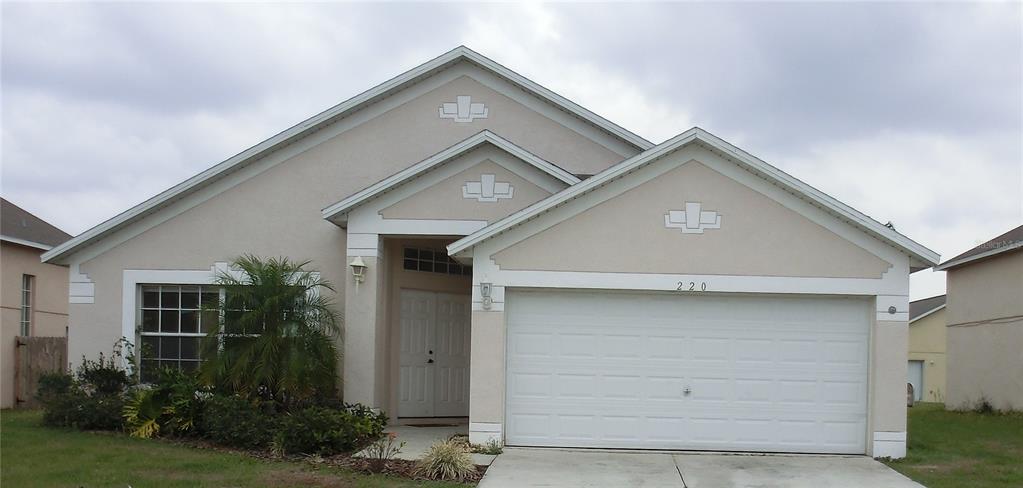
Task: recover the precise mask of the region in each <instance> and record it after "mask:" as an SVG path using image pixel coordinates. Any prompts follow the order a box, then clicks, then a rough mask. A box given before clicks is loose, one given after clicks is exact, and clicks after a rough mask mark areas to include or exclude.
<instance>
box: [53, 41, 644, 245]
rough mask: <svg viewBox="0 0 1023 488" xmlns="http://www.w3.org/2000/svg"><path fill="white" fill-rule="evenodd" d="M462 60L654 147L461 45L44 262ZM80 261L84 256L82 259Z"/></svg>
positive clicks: (169, 193) (177, 188)
mask: <svg viewBox="0 0 1023 488" xmlns="http://www.w3.org/2000/svg"><path fill="white" fill-rule="evenodd" d="M460 61H467V62H469V63H471V64H473V65H475V66H478V67H481V68H483V70H489V71H490V72H491V74H493V75H494V76H497V77H499V78H501V79H503V80H506V81H507V82H509V83H511V84H512V85H515V86H517V87H518V88H520V89H522V90H524V91H525V92H527V94H531V95H533V96H535V97H538V98H540V99H541V100H543V101H546V102H548V103H550V104H552V105H553V106H554V107H556V108H559V109H561V110H563V111H564V112H567V113H568V114H570V115H573V116H575V117H577V118H580V119H582V120H583V121H584V123H586V124H589V125H590V126H592V127H596V128H597V129H599V130H601V131H603V132H604V133H606V134H609V135H611V136H613V137H614V138H616V139H619V140H621V141H623V142H625V143H627V144H629V145H631V146H633V147H635V148H638V149H640V150H645V149H647V148H649V147H651V146H653V144H652V143H650V142H649V141H647V140H645V139H643V138H642V137H639V136H638V135H636V134H633V133H632V132H629V131H627V130H625V129H623V128H622V127H620V126H618V125H616V124H613V123H611V122H610V121H608V120H606V119H604V118H603V117H600V116H598V115H596V114H594V113H593V112H590V111H589V110H586V109H584V108H583V107H581V106H579V105H577V104H575V103H574V102H571V101H569V100H568V99H566V98H564V97H562V96H560V95H558V94H556V93H554V92H552V91H550V90H548V89H546V88H544V87H542V86H540V85H538V84H536V83H534V82H532V81H530V80H527V79H526V78H524V77H522V76H521V75H519V74H517V73H515V72H513V71H511V70H509V69H508V68H505V67H504V66H501V65H499V64H497V63H495V62H494V61H491V60H490V59H488V58H486V57H484V56H482V55H480V54H478V53H476V52H474V51H472V50H471V49H469V48H467V47H465V46H459V47H457V48H455V49H452V50H451V51H448V52H447V53H445V54H442V55H441V56H438V57H436V58H434V59H432V60H430V61H427V62H426V63H423V64H421V65H419V66H417V67H415V68H413V69H411V70H409V71H406V72H405V73H402V74H401V75H398V76H396V77H394V78H392V79H390V80H388V81H385V82H384V83H381V84H379V85H377V86H375V87H373V88H371V89H369V90H366V91H365V92H362V93H361V94H359V95H356V96H355V97H352V98H350V99H348V100H346V101H344V102H342V103H340V104H338V105H335V106H334V107H331V108H330V109H327V110H325V111H323V112H321V113H319V114H317V115H314V116H312V117H310V118H308V119H306V120H305V121H303V122H300V123H299V124H297V125H295V126H293V127H291V128H289V129H287V130H284V131H282V132H280V133H278V134H277V135H275V136H273V137H271V138H269V139H267V140H265V141H263V142H261V143H259V144H256V145H255V146H252V147H250V148H249V149H246V150H245V151H242V152H241V153H238V154H237V155H235V156H233V157H231V158H229V159H227V160H225V161H223V162H221V163H219V164H217V165H215V166H213V167H211V168H209V169H207V170H206V171H203V172H202V173H199V174H198V175H195V176H193V177H191V178H189V179H187V180H185V181H183V182H181V183H179V184H177V185H175V186H173V187H171V188H169V189H167V190H165V191H163V192H161V193H159V194H157V195H156V196H154V197H152V198H150V199H149V200H146V201H145V202H143V203H141V204H139V205H136V206H135V207H132V208H130V209H128V210H126V211H124V212H122V213H120V214H118V215H116V216H114V217H113V218H111V219H109V220H107V221H105V222H103V223H101V224H99V225H97V226H95V227H93V228H91V229H89V230H87V231H85V232H83V233H81V234H80V235H78V236H77V237H75V238H73V239H71V240H69V241H67V242H65V243H63V244H60V245H58V246H55V247H54V248H53V249H50V250H49V251H48V252H46V253H45V254H43V256H42V260H43V261H44V262H50V261H57V260H59V259H61V258H65V257H66V256H67V255H69V254H71V253H74V252H76V251H78V250H79V249H81V248H83V247H84V246H87V245H89V244H91V243H93V242H94V241H97V240H100V239H103V238H105V237H106V236H107V235H108V234H109V233H111V232H114V231H116V230H117V229H120V228H122V227H123V226H125V225H130V224H131V223H133V222H135V221H137V220H138V219H141V218H143V217H146V216H147V215H149V214H150V213H152V212H154V211H157V210H159V209H160V208H162V207H164V206H167V205H170V204H171V202H174V201H175V200H180V199H182V197H183V196H184V195H186V194H188V193H191V192H192V191H193V190H195V189H197V188H199V187H201V186H204V185H207V184H208V183H209V182H210V181H211V180H213V179H215V178H218V177H221V176H224V175H227V174H229V173H231V172H234V171H237V170H238V169H239V168H238V166H242V165H246V164H248V163H250V162H253V161H259V160H263V159H267V158H266V156H267V155H268V154H269V153H270V152H272V151H275V150H277V149H281V148H283V147H284V146H286V145H289V144H292V143H294V142H296V140H297V139H299V138H302V137H305V136H307V135H309V134H312V133H314V132H315V131H317V130H318V129H321V128H323V127H325V126H326V125H329V124H331V123H334V122H336V121H337V120H338V119H341V118H343V117H347V116H349V115H353V114H355V113H356V112H357V111H358V110H360V109H362V108H365V107H366V106H368V105H370V104H372V103H375V102H377V101H379V100H381V99H384V98H385V97H387V96H388V95H391V94H393V93H396V92H398V91H400V90H403V89H405V88H407V87H409V86H411V85H413V84H415V83H419V82H421V81H423V80H424V79H426V78H429V77H430V76H432V75H434V74H436V73H439V72H440V71H442V70H443V69H445V68H448V67H450V66H452V65H454V64H456V63H458V62H460ZM275 159H276V158H275ZM282 159H283V158H282ZM82 261H84V259H83V260H82ZM61 264H63V263H61Z"/></svg>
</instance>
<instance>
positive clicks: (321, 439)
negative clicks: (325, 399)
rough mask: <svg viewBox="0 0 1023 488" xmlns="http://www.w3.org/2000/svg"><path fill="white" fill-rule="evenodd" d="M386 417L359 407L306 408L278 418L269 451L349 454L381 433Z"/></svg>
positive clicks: (385, 423) (326, 454)
mask: <svg viewBox="0 0 1023 488" xmlns="http://www.w3.org/2000/svg"><path fill="white" fill-rule="evenodd" d="M386 425H387V416H386V415H385V414H383V413H376V412H373V410H371V409H370V408H368V407H366V406H363V405H347V406H344V407H342V408H340V409H336V408H327V407H308V408H304V409H302V410H299V411H297V412H294V413H292V414H289V415H286V416H284V418H282V419H281V423H280V426H279V428H278V430H277V434H276V435H275V436H274V443H273V449H274V451H275V452H277V453H279V454H318V455H325V456H329V455H333V454H338V453H342V452H348V451H353V450H355V449H356V448H359V447H362V446H363V445H365V444H366V443H367V442H370V441H372V440H374V439H376V438H378V437H380V435H381V434H382V433H383V430H384V427H385V426H386Z"/></svg>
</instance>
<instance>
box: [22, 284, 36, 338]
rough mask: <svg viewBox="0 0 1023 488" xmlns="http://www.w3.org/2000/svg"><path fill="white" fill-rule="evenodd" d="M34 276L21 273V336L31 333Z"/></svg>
mask: <svg viewBox="0 0 1023 488" xmlns="http://www.w3.org/2000/svg"><path fill="white" fill-rule="evenodd" d="M35 278H36V277H35V276H32V275H27V274H26V275H21V327H20V331H19V332H20V333H21V335H22V336H28V335H30V334H31V333H32V289H33V288H34V286H35V281H36V280H35Z"/></svg>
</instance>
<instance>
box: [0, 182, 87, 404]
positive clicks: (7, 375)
mask: <svg viewBox="0 0 1023 488" xmlns="http://www.w3.org/2000/svg"><path fill="white" fill-rule="evenodd" d="M70 238H71V236H70V235H68V234H66V233H65V232H64V231H62V230H60V229H58V228H56V227H54V226H52V225H50V224H48V223H47V222H45V221H44V220H42V219H40V218H39V217H36V216H35V215H32V214H31V213H29V212H27V211H25V210H24V209H22V208H21V207H18V206H17V205H14V204H13V203H11V202H8V201H7V200H6V199H2V198H0V311H2V312H0V330H2V331H3V333H2V336H0V347H2V349H0V408H10V407H13V406H16V405H17V404H18V403H19V400H21V401H25V400H27V399H24V398H21V399H19V398H17V394H16V393H15V388H14V383H15V379H14V376H15V367H14V360H15V350H16V348H17V347H18V345H17V338H18V336H42V337H64V336H66V335H67V325H68V269H67V266H60V265H54V264H48V263H43V262H41V261H40V260H39V256H40V255H42V253H44V252H46V251H48V250H50V249H52V248H53V246H55V245H57V244H60V243H62V242H64V241H67V240H68V239H70Z"/></svg>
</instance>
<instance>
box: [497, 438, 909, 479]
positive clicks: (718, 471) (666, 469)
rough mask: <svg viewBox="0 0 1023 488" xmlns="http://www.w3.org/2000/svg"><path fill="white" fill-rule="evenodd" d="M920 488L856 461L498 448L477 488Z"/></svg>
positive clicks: (876, 465) (883, 468)
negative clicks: (502, 450)
mask: <svg viewBox="0 0 1023 488" xmlns="http://www.w3.org/2000/svg"><path fill="white" fill-rule="evenodd" d="M520 487H521V488H526V487H545V488H546V487H560V488H605V487H606V488H619V487H637V488H648V487H670V488H861V487H877V488H922V486H921V485H920V484H918V483H916V482H913V481H911V480H909V479H908V478H906V477H904V476H902V475H901V474H899V473H897V472H895V471H893V470H891V469H889V468H888V467H887V466H885V465H883V464H881V463H879V462H877V461H875V460H873V459H870V458H868V457H864V456H786V455H771V456H765V455H738V454H674V453H646V452H625V451H592V450H562V449H526V448H506V449H505V450H504V454H502V455H500V456H498V457H497V460H495V461H494V463H493V464H492V465H491V466H490V469H489V470H488V471H487V474H486V476H485V477H484V478H483V481H481V482H480V484H479V488H520Z"/></svg>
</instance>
